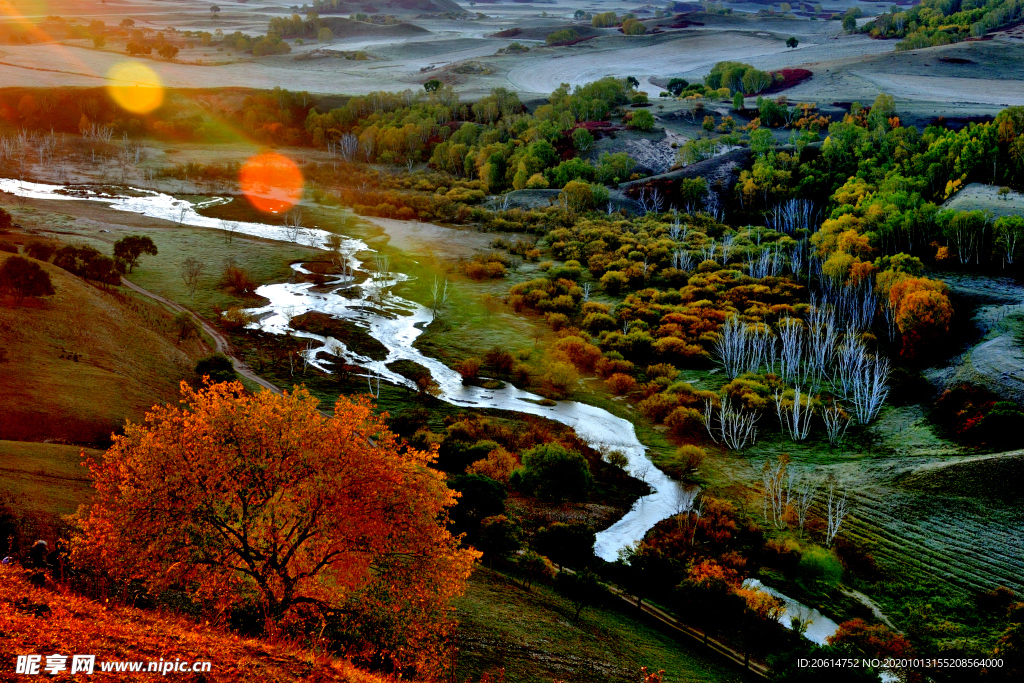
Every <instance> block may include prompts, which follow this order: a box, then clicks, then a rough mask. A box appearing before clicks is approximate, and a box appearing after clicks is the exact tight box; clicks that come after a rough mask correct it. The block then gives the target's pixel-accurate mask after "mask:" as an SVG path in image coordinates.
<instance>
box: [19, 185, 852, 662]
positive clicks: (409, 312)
mask: <svg viewBox="0 0 1024 683" xmlns="http://www.w3.org/2000/svg"><path fill="white" fill-rule="evenodd" d="M121 190H122V192H123V194H112V193H108V192H105V191H102V190H97V189H96V188H93V187H90V186H61V185H47V184H43V183H30V182H23V181H19V180H16V179H9V178H0V191H2V192H6V193H9V194H12V195H17V196H21V197H27V198H34V199H51V200H68V201H73V200H85V201H97V202H104V203H106V204H108V205H109V206H110V208H112V209H115V210H117V211H128V212H131V213H136V214H141V215H143V216H149V217H151V218H157V219H161V220H167V221H171V222H174V223H178V224H179V225H187V226H191V227H200V228H213V229H217V230H226V229H231V230H233V231H234V232H236V233H238V234H244V235H252V236H254V237H261V238H264V239H271V240H278V241H284V242H300V243H302V244H308V245H309V246H311V247H315V248H319V249H325V248H326V240H327V238H328V236H329V235H330V234H331V233H329V232H327V231H324V230H317V229H304V230H302V231H300V232H299V233H298V234H296V233H295V232H292V231H289V230H288V229H287V228H286V227H284V226H276V225H268V224H264V223H246V222H234V221H233V222H231V223H225V222H224V221H222V220H220V219H216V218H210V217H208V216H203V215H202V214H200V213H198V212H197V211H196V209H197V207H198V208H202V206H203V205H194V204H192V203H190V202H188V201H185V200H182V199H176V198H175V197H172V196H171V195H167V194H162V193H159V192H154V191H151V190H140V189H136V188H121ZM222 201H228V200H218V199H215V200H212V202H207V203H204V205H206V206H209V205H210V204H211V203H217V202H222ZM341 251H342V253H343V254H344V256H345V258H346V259H347V261H348V263H349V265H350V266H351V272H352V273H353V274H352V275H345V276H340V275H338V276H331V280H330V282H328V283H326V284H325V285H323V286H319V287H317V286H315V285H314V284H313V283H311V282H283V283H278V284H268V285H263V286H261V287H259V288H258V289H257V290H256V293H257V294H259V295H260V296H262V297H263V298H265V299H266V300H267V302H268V303H267V304H266V305H264V306H261V307H258V308H253V309H250V310H249V311H248V312H249V313H250V314H252V315H253V317H254V319H255V320H256V321H257V322H255V323H253V327H258V328H261V329H263V330H265V331H267V332H270V333H274V334H286V333H290V334H293V335H294V336H296V337H299V338H303V339H308V340H309V343H310V345H309V348H308V349H307V350H306V351H305V354H306V358H307V360H308V362H309V363H310V364H311V365H313V366H315V367H317V368H319V369H321V370H323V371H327V369H326V368H325V367H324V365H323V362H322V361H321V358H320V357H321V355H323V354H330V355H333V356H335V357H338V358H341V359H343V360H345V361H346V362H347V363H350V364H353V365H359V366H362V367H364V368H366V369H367V371H368V372H369V373H370V376H371V377H378V378H380V379H381V380H383V381H386V382H391V383H393V384H396V385H399V386H408V387H411V388H415V387H414V385H413V383H412V381H411V380H409V379H407V378H405V377H403V376H402V375H399V374H398V373H396V372H394V371H393V370H391V369H389V368H388V367H387V366H388V365H389V364H391V363H394V362H395V361H399V360H408V361H413V362H415V363H417V364H419V365H421V366H423V367H424V368H426V369H428V370H429V371H430V373H431V376H432V377H433V379H434V381H435V382H437V384H438V387H439V389H440V392H441V393H440V398H441V399H442V400H445V401H447V402H449V403H452V404H454V405H458V406H465V407H467V408H497V409H500V410H510V411H515V412H519V413H527V414H530V415H537V416H540V417H546V418H548V419H551V420H555V421H557V422H561V423H562V424H565V425H568V426H569V427H572V428H573V429H574V430H575V431H576V433H577V434H578V435H579V437H580V438H581V439H583V440H584V441H585V442H586V443H588V444H589V445H590V446H591V447H592V448H595V449H597V450H600V451H606V450H611V449H616V450H620V451H622V452H623V453H625V454H626V457H627V459H628V465H627V467H628V470H629V471H630V472H631V473H633V474H634V476H637V475H639V476H642V478H643V480H644V481H645V482H646V483H647V484H649V485H650V487H651V490H652V491H651V493H650V494H648V495H646V496H643V497H641V498H640V499H638V500H637V501H636V502H635V503H634V504H633V507H632V509H631V510H630V511H629V512H627V513H626V515H625V516H624V517H622V518H621V519H620V520H618V521H617V522H615V523H614V524H612V525H611V526H610V527H608V528H607V529H605V530H603V531H601V532H599V533H598V534H597V540H596V543H595V544H594V553H595V554H596V555H597V556H598V557H601V558H602V559H605V560H607V561H609V562H611V561H614V560H615V559H616V558H617V557H618V554H619V552H620V551H621V550H623V549H625V548H627V547H629V546H630V545H632V544H634V543H636V542H637V541H640V540H641V539H643V537H644V535H645V534H646V533H647V531H648V530H650V529H651V527H653V526H654V525H655V524H657V523H658V522H659V521H661V520H663V519H666V518H668V517H671V516H672V515H675V514H678V513H679V512H682V511H684V510H687V509H689V507H690V506H691V504H692V503H693V500H694V498H695V497H696V495H697V493H698V489H697V488H696V487H689V488H687V487H683V486H681V485H680V484H679V483H678V482H676V481H674V480H672V479H670V478H669V477H668V475H666V474H665V473H664V472H662V471H661V470H659V469H658V468H657V467H655V466H654V465H653V463H651V461H650V460H649V459H648V458H647V455H646V448H645V447H644V445H643V444H641V443H640V441H639V440H638V439H637V437H636V431H635V430H634V428H633V425H632V424H631V423H630V422H629V421H628V420H624V419H622V418H620V417H616V416H614V415H612V414H611V413H609V412H607V411H606V410H602V409H601V408H596V407H594V406H591V405H587V404H585V403H579V402H576V401H559V402H557V403H556V404H555V405H542V404H541V401H542V397H540V396H537V395H536V394H532V393H530V392H527V391H523V390H521V389H517V388H516V387H514V386H512V385H511V384H506V385H505V386H504V387H503V388H501V389H485V388H482V387H471V386H465V385H463V384H462V379H461V377H460V376H459V374H458V373H457V372H455V371H454V370H452V369H451V368H449V367H448V366H446V365H444V364H443V363H441V362H440V361H438V360H436V359H434V358H430V357H429V356H425V355H423V354H422V353H420V351H419V350H417V349H416V348H414V347H413V343H414V342H415V340H416V337H418V336H419V335H420V333H421V332H422V330H423V328H424V327H426V326H427V325H429V324H430V323H431V321H432V320H433V315H432V313H431V311H430V310H429V309H428V308H426V307H424V306H422V305H420V304H418V303H416V302H414V301H410V300H408V299H405V298H402V297H400V296H398V295H396V294H394V293H393V292H392V291H391V290H392V289H393V288H394V286H395V285H397V284H399V283H402V282H406V281H408V280H409V279H410V278H409V277H408V276H406V275H404V274H402V273H394V272H380V271H378V270H376V269H373V268H371V267H370V265H371V264H372V263H373V260H372V259H371V260H370V261H366V262H364V261H361V260H360V259H359V258H357V254H360V253H367V252H372V251H373V250H372V249H370V248H369V247H368V246H367V245H366V244H365V243H364V242H362V241H360V240H357V239H352V238H347V239H345V240H344V242H343V244H342V246H341ZM292 268H293V269H294V270H295V271H296V272H298V273H308V272H309V271H307V270H306V269H305V268H304V267H303V266H302V264H294V265H293V266H292ZM309 312H317V313H322V314H324V315H328V316H331V317H334V318H339V319H344V320H347V321H349V322H351V323H353V324H355V325H357V326H359V327H361V328H363V329H365V330H366V331H367V333H368V334H369V335H370V336H371V337H373V338H374V339H376V340H377V341H379V342H380V343H381V344H383V345H384V347H385V348H386V349H387V357H386V358H385V359H384V360H373V359H371V358H368V357H366V356H362V355H360V354H358V353H356V352H354V351H352V350H350V349H348V348H347V347H346V346H345V344H344V343H342V342H341V341H339V340H337V339H334V338H333V337H323V336H320V335H315V334H312V333H310V332H306V331H304V330H296V329H294V328H292V327H291V321H292V319H293V318H295V317H296V316H300V315H302V314H304V313H309ZM748 583H749V584H750V585H754V584H756V587H758V588H763V589H764V590H767V591H768V592H769V593H771V594H772V595H775V596H776V597H779V598H780V599H782V600H783V601H784V602H785V603H786V611H785V613H784V614H783V615H782V616H781V617H780V619H779V620H780V622H781V623H782V624H783V625H785V626H788V625H789V624H790V622H791V620H792V618H794V617H799V618H800V619H801V620H803V621H811V622H812V624H811V627H810V628H809V629H808V630H807V632H806V634H805V635H806V636H807V637H808V638H809V639H810V640H813V641H814V642H817V643H819V644H820V643H824V642H825V639H826V638H828V636H830V635H831V634H832V633H834V632H835V629H836V624H835V622H833V621H832V620H830V619H828V618H827V617H824V616H823V615H821V614H820V613H819V612H817V610H813V609H811V608H808V607H806V606H804V605H802V604H801V603H799V602H797V601H795V600H792V599H790V598H788V597H786V596H785V595H782V594H781V593H779V592H778V591H775V590H773V589H771V588H768V587H764V586H761V584H760V582H757V580H756V579H751V580H749V581H748Z"/></svg>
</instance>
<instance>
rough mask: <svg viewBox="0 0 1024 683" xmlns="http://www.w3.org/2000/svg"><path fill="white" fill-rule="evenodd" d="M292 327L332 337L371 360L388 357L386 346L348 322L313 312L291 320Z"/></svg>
mask: <svg viewBox="0 0 1024 683" xmlns="http://www.w3.org/2000/svg"><path fill="white" fill-rule="evenodd" d="M292 327H294V328H295V329H297V330H305V331H306V332H312V333H313V334H319V335H320V336H323V337H334V338H335V339H337V340H338V341H340V342H342V343H343V344H345V346H347V347H348V348H349V349H351V350H352V351H355V352H356V353H358V354H361V355H364V356H368V357H369V358H372V359H373V360H384V359H385V358H387V357H388V350H387V347H386V346H384V345H383V344H381V343H380V342H379V341H377V340H376V339H374V338H373V337H371V336H370V335H369V334H368V333H367V332H366V330H364V329H362V328H360V327H357V326H356V325H354V324H353V323H351V322H349V321H348V320H340V319H338V318H332V317H330V316H328V315H324V314H323V313H317V312H315V311H313V312H310V313H303V314H302V315H300V316H297V317H295V318H292Z"/></svg>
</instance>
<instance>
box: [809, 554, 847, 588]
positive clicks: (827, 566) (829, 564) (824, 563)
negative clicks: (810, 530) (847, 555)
mask: <svg viewBox="0 0 1024 683" xmlns="http://www.w3.org/2000/svg"><path fill="white" fill-rule="evenodd" d="M799 571H800V577H801V578H802V579H803V580H804V581H805V582H809V583H815V584H823V585H825V586H828V587H829V588H832V587H835V586H836V585H838V584H839V581H840V580H841V579H842V578H843V565H842V563H841V562H840V561H839V558H838V557H836V556H835V554H834V553H833V552H832V551H830V550H826V549H824V548H819V547H817V546H813V547H811V548H808V549H807V550H805V551H804V553H803V555H802V556H801V557H800V565H799Z"/></svg>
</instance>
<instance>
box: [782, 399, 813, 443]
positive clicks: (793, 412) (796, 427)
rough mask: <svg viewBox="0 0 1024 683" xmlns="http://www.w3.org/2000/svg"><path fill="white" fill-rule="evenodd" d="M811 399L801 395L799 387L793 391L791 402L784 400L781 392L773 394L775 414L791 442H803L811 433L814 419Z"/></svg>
mask: <svg viewBox="0 0 1024 683" xmlns="http://www.w3.org/2000/svg"><path fill="white" fill-rule="evenodd" d="M811 398H812V397H810V396H807V395H806V394H805V395H801V392H800V386H799V385H797V386H796V388H794V389H793V398H792V400H790V399H788V398H786V397H785V395H784V394H783V393H782V392H781V391H778V390H776V392H775V414H776V415H777V416H778V418H779V424H780V425H782V427H783V429H784V430H785V431H786V432H788V433H789V437H790V438H791V439H792V440H793V441H805V440H806V439H807V435H808V434H810V432H811V419H812V418H813V417H814V404H813V403H811Z"/></svg>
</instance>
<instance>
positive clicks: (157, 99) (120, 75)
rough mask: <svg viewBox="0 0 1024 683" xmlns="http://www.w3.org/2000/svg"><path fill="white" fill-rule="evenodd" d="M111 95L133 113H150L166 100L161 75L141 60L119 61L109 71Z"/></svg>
mask: <svg viewBox="0 0 1024 683" xmlns="http://www.w3.org/2000/svg"><path fill="white" fill-rule="evenodd" d="M107 78H108V79H110V80H111V81H113V83H111V84H110V85H108V86H107V92H108V93H110V97H111V98H112V99H113V100H114V101H115V102H117V104H118V106H119V107H121V108H122V109H125V110H127V111H130V112H131V113H133V114H148V113H149V112H151V111H153V110H154V109H156V108H157V107H159V106H160V105H161V104H163V102H164V87H163V83H161V82H160V76H158V75H157V73H156V72H155V71H153V70H152V69H151V68H149V67H148V66H146V65H145V64H142V63H140V62H119V63H117V64H115V65H114V66H112V67H111V68H110V71H109V72H107Z"/></svg>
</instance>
